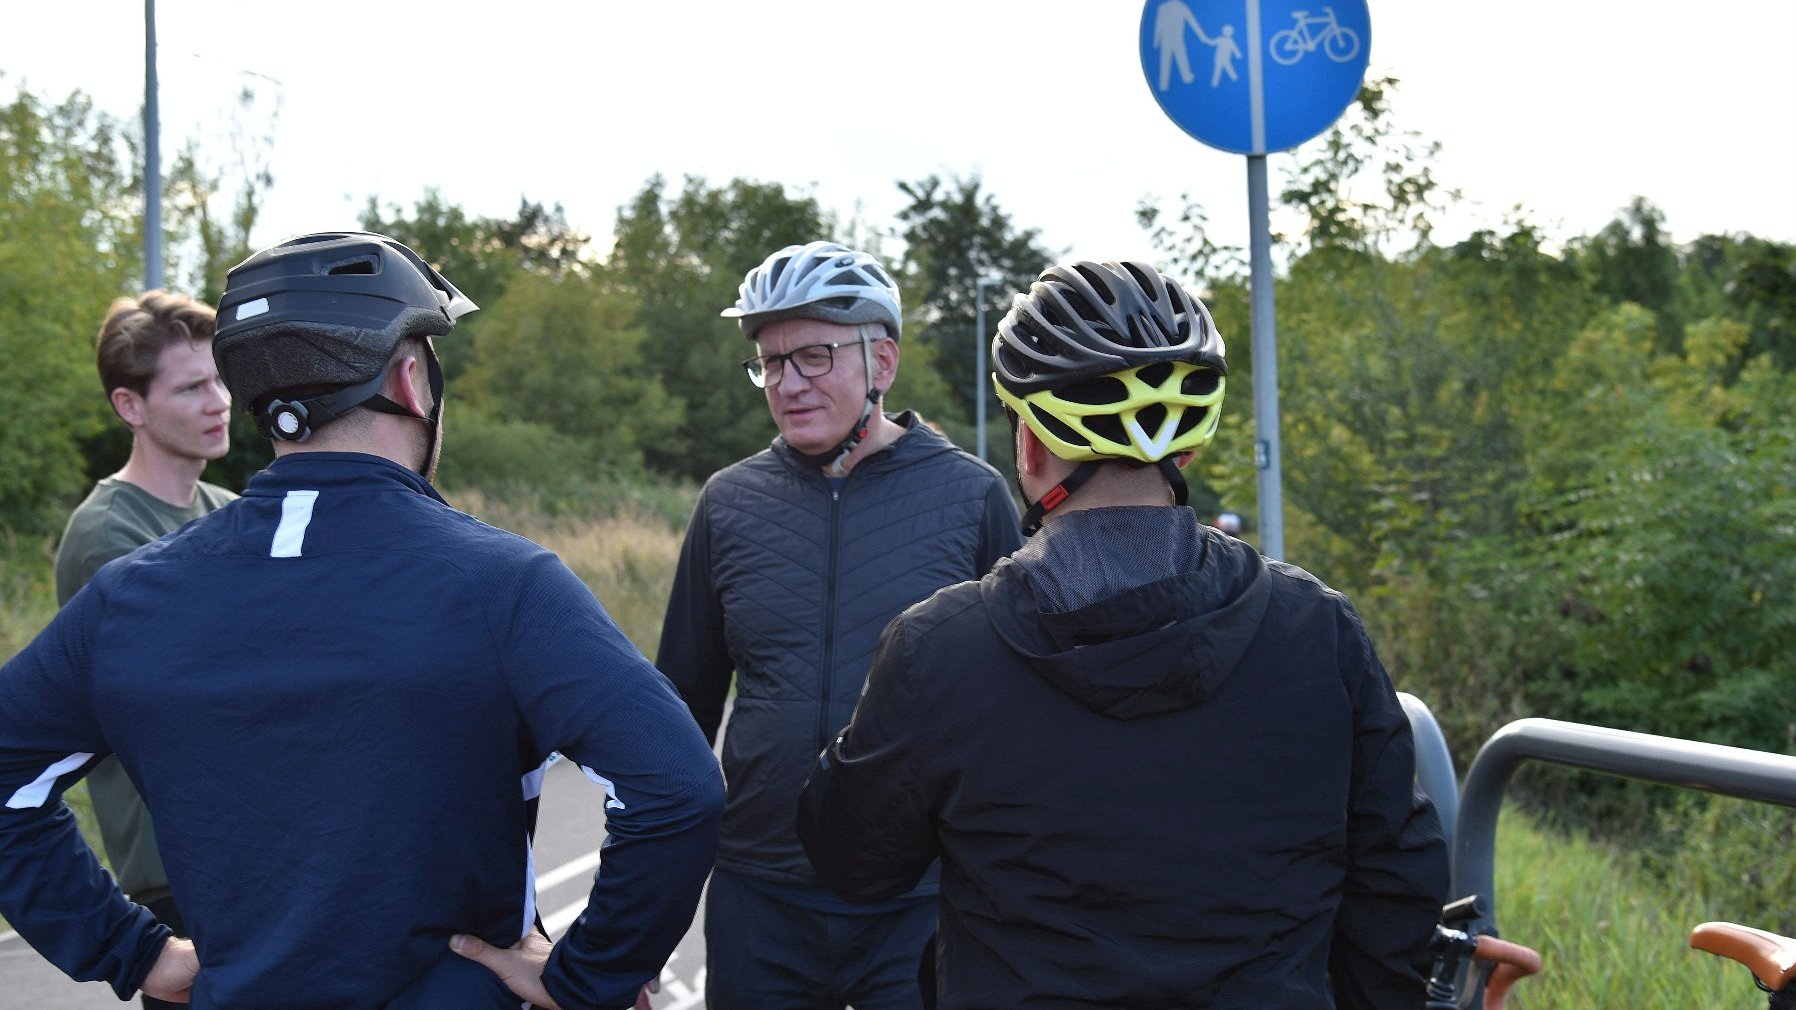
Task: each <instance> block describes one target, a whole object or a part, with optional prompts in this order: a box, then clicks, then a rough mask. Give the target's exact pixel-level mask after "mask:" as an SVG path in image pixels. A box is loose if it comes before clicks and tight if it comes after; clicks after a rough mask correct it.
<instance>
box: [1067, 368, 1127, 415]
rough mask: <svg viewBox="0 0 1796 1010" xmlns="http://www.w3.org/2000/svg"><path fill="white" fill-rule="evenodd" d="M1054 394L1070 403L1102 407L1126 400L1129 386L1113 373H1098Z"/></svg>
mask: <svg viewBox="0 0 1796 1010" xmlns="http://www.w3.org/2000/svg"><path fill="white" fill-rule="evenodd" d="M1055 395H1056V396H1058V397H1060V398H1061V399H1062V400H1068V401H1070V402H1072V403H1084V404H1089V405H1091V406H1094V407H1103V406H1107V405H1109V404H1112V403H1121V402H1123V401H1124V400H1127V399H1128V398H1129V387H1128V386H1125V385H1123V382H1122V380H1121V379H1118V378H1117V377H1115V376H1114V375H1099V376H1096V377H1095V378H1090V379H1085V380H1082V381H1080V382H1075V383H1073V384H1072V385H1070V386H1066V387H1064V388H1062V389H1061V390H1060V391H1059V392H1058V393H1056V394H1055Z"/></svg>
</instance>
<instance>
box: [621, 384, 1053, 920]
mask: <svg viewBox="0 0 1796 1010" xmlns="http://www.w3.org/2000/svg"><path fill="white" fill-rule="evenodd" d="M894 420H896V421H897V422H898V423H899V424H901V425H904V426H905V428H906V429H907V431H906V433H905V434H904V435H903V436H902V437H900V438H899V439H898V441H896V442H894V443H893V444H892V445H891V446H889V447H887V448H886V449H884V450H882V451H880V452H878V453H875V454H873V455H872V456H869V457H867V458H866V459H865V460H863V461H861V462H860V463H859V464H858V465H856V466H855V468H854V469H853V470H852V471H851V472H850V473H849V475H848V478H847V481H846V483H845V484H844V485H843V487H842V488H841V490H840V491H836V490H833V489H832V488H831V487H830V486H829V484H828V483H827V482H826V481H825V480H824V479H823V477H822V475H821V474H820V472H819V471H818V469H817V467H816V466H815V465H814V464H810V463H807V462H805V460H804V459H803V458H802V457H801V456H799V455H798V454H797V453H796V452H794V451H793V450H792V449H791V448H789V447H788V446H787V445H786V444H785V442H784V440H782V439H775V440H774V442H773V445H772V446H771V447H770V448H768V449H766V450H764V451H762V452H759V453H756V454H755V455H753V456H750V457H749V458H747V459H745V460H742V461H741V462H739V463H736V464H734V465H732V466H729V467H726V468H725V469H723V470H720V471H718V472H717V473H716V474H715V475H713V476H712V477H711V479H710V480H709V481H708V482H707V483H706V484H705V488H704V490H703V492H702V493H701V494H700V496H699V500H698V505H697V507H696V508H695V509H694V510H693V514H692V520H691V522H690V524H689V525H688V526H687V529H686V542H685V545H684V547H683V548H682V549H681V552H680V567H679V571H678V573H677V574H676V576H675V579H674V587H673V594H672V596H671V598H670V600H669V602H668V607H667V618H666V621H665V622H664V623H663V625H662V631H661V646H660V648H659V649H658V650H657V654H656V665H657V666H658V667H660V669H661V671H662V672H663V673H665V674H666V675H667V676H668V678H669V679H670V680H672V681H673V683H674V686H675V687H677V688H678V689H679V691H680V694H681V695H682V696H683V697H684V698H685V699H686V704H687V705H688V706H689V707H690V708H691V709H692V714H693V717H694V718H696V719H697V720H698V723H699V726H700V728H701V729H703V730H704V732H705V733H706V735H707V736H709V737H710V738H711V739H712V741H713V742H715V740H716V738H717V730H718V724H719V723H720V722H721V721H722V718H723V705H724V700H725V698H726V697H727V695H728V693H729V686H730V673H731V671H732V670H734V671H735V674H736V700H735V706H734V708H733V709H732V710H731V714H730V721H729V728H728V732H727V734H726V736H725V739H724V744H723V768H724V776H725V778H726V780H727V781H728V783H729V804H728V806H727V807H726V808H725V812H724V823H723V842H722V845H721V846H720V848H719V851H718V857H717V864H718V865H719V866H721V867H723V868H725V869H729V870H733V871H735V872H739V873H744V874H748V875H750V876H754V877H759V878H761V879H765V880H772V881H776V882H783V883H793V884H802V885H809V886H820V885H819V882H818V881H817V878H816V877H815V876H814V875H813V873H812V871H811V867H810V862H809V861H808V860H807V859H806V858H805V855H804V852H803V850H802V849H801V848H800V847H799V844H798V838H797V835H796V834H795V833H794V826H793V825H794V813H795V811H796V809H797V805H798V791H799V789H800V787H802V786H803V785H804V779H805V775H806V774H807V773H808V772H809V771H810V768H811V763H812V762H813V761H814V760H816V757H817V754H818V752H819V751H821V750H822V749H823V747H824V746H825V745H826V744H827V743H828V742H829V741H830V740H831V739H833V738H834V737H835V734H836V732H837V731H838V730H840V729H841V728H842V727H843V726H844V725H846V724H847V722H848V717H849V716H850V715H851V714H852V713H853V712H854V705H855V702H856V701H857V700H858V699H859V698H860V695H861V684H862V682H863V681H864V680H865V679H866V676H867V665H868V664H869V663H870V662H871V661H872V658H873V649H874V646H875V645H876V644H877V643H878V641H879V633H880V631H881V630H883V629H884V628H885V626H886V622H887V621H890V620H891V619H892V618H893V617H895V616H897V615H898V613H899V612H900V611H902V610H903V609H904V608H906V607H908V606H910V605H911V604H913V603H916V602H917V601H919V600H923V599H926V598H927V597H928V596H929V595H930V594H931V593H933V592H935V591H936V590H938V589H941V588H942V587H944V586H949V585H953V584H955V583H957V582H965V581H967V580H970V579H977V578H979V577H980V576H981V575H984V574H985V572H986V571H987V570H988V569H989V568H991V566H992V564H993V563H994V562H996V561H997V560H998V559H999V558H1002V557H1004V556H1006V555H1008V554H1009V553H1010V552H1011V551H1013V550H1015V549H1016V548H1017V547H1018V546H1019V545H1020V544H1021V543H1022V535H1021V533H1020V532H1019V530H1018V526H1017V513H1016V506H1015V505H1014V504H1013V503H1012V501H1011V498H1010V494H1009V492H1008V491H1007V490H1006V488H1005V485H1004V482H1003V480H1002V479H1001V478H1000V477H999V476H998V472H997V471H996V470H994V469H992V468H991V467H990V466H988V465H987V464H985V463H984V462H982V461H980V460H979V459H978V458H976V457H974V456H972V455H970V454H968V453H965V452H962V451H961V450H960V449H957V448H955V446H954V445H953V444H952V443H951V442H949V441H948V440H947V439H945V438H943V437H942V436H940V435H938V434H936V433H935V432H934V431H933V430H931V429H930V428H929V427H928V426H926V425H924V424H923V423H921V421H920V420H919V419H918V418H917V417H916V416H915V415H914V414H912V413H910V412H906V413H904V414H902V415H898V416H896V417H894ZM918 891H920V892H922V893H932V892H933V891H934V877H933V874H932V875H930V877H929V878H927V879H925V880H924V881H923V882H922V884H920V885H919V887H918Z"/></svg>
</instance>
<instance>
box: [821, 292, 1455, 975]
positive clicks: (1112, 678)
mask: <svg viewBox="0 0 1796 1010" xmlns="http://www.w3.org/2000/svg"><path fill="white" fill-rule="evenodd" d="M992 351H993V353H992V361H993V366H994V370H995V373H996V374H995V379H996V381H997V387H998V392H999V396H1000V397H1001V398H1002V399H1003V401H1004V403H1005V404H1006V405H1007V406H1008V407H1009V409H1010V410H1011V411H1012V413H1013V421H1015V422H1017V423H1016V425H1015V434H1016V467H1017V479H1018V482H1019V484H1020V485H1021V487H1022V490H1023V494H1024V497H1025V498H1026V499H1027V500H1028V501H1030V502H1032V503H1033V504H1032V506H1031V508H1030V509H1029V515H1030V517H1031V518H1032V519H1033V520H1034V523H1033V524H1034V525H1039V532H1037V533H1036V534H1035V535H1034V536H1032V537H1031V538H1030V540H1029V542H1028V543H1027V544H1026V545H1025V546H1024V547H1023V548H1022V549H1021V550H1019V551H1017V552H1016V553H1015V554H1013V555H1012V556H1011V557H1009V558H1007V559H1005V560H1004V561H1001V562H999V563H998V564H997V566H996V567H994V568H993V570H992V571H991V573H990V574H988V575H986V576H985V577H984V578H983V579H981V580H980V581H978V582H973V583H965V584H961V585H957V586H953V587H950V588H948V589H944V590H942V591H941V592H939V593H937V594H935V595H934V596H933V597H932V598H930V599H929V600H927V601H926V602H923V603H920V604H918V605H916V606H913V607H911V608H909V609H908V610H906V611H905V612H904V613H903V614H902V615H900V616H899V617H898V618H897V619H896V620H894V621H893V622H892V623H891V624H890V625H889V626H888V627H887V628H886V630H885V633H884V636H883V637H882V639H881V642H880V648H879V651H878V653H877V654H876V655H875V657H874V660H873V665H872V669H871V670H870V672H869V673H868V676H867V687H866V692H865V694H864V695H863V696H862V698H861V700H860V704H859V706H858V707H857V709H856V710H855V713H854V717H853V720H852V722H850V724H849V725H848V727H847V729H846V730H844V731H843V732H842V733H841V734H840V735H839V736H838V737H837V738H836V739H835V740H834V741H833V742H832V743H831V744H830V746H829V747H828V748H827V749H825V750H824V751H823V753H822V754H821V755H820V756H819V757H818V758H817V760H816V762H815V770H814V771H813V773H812V775H811V778H810V781H809V783H808V784H807V785H806V787H805V789H804V792H803V794H802V798H801V801H800V808H799V837H800V838H801V839H802V840H803V842H804V845H805V849H806V851H807V852H808V853H809V854H810V857H811V861H812V863H813V865H814V866H815V867H816V869H817V872H818V874H819V876H821V877H822V878H823V880H824V881H826V882H827V883H828V884H830V886H832V887H834V888H835V889H836V890H837V891H839V892H840V893H842V894H844V895H850V896H853V897H856V898H860V899H865V900H880V899H883V898H886V897H888V896H890V895H892V894H896V893H901V892H903V891H904V890H905V889H906V888H908V887H910V886H911V885H912V883H913V882H914V881H916V880H918V879H919V878H920V877H921V876H922V875H923V874H924V873H925V872H926V871H927V868H928V867H930V866H931V865H933V864H934V863H935V862H936V861H937V860H939V861H940V866H941V891H940V902H939V913H938V914H939V917H940V933H939V937H938V942H937V948H936V962H935V963H936V969H937V988H936V995H937V1005H938V1006H941V1007H945V1008H971V1007H1027V1006H1041V1007H1050V1006H1051V1007H1072V1006H1081V1007H1083V1006H1094V1007H1095V1006H1103V1007H1130V1008H1140V1010H1149V1008H1152V1010H1159V1008H1163V1007H1175V1006H1176V1007H1209V1008H1216V1010H1316V1008H1320V1007H1339V1008H1342V1010H1374V1008H1379V1010H1386V1008H1396V1007H1407V1008H1414V1010H1420V1007H1421V1006H1422V1003H1423V1001H1424V999H1425V998H1426V997H1425V993H1424V981H1425V978H1426V971H1427V969H1428V967H1429V958H1428V950H1427V944H1428V941H1429V939H1430V937H1431V936H1432V933H1433V926H1434V923H1435V921H1436V919H1437V917H1438V916H1439V914H1440V910H1441V905H1442V902H1443V901H1444V899H1445V894H1446V889H1447V851H1446V846H1445V844H1444V842H1443V841H1442V836H1441V829H1440V823H1439V820H1438V818H1437V816H1436V814H1435V812H1434V808H1433V807H1432V805H1430V804H1429V803H1428V801H1427V800H1426V799H1424V798H1421V797H1420V796H1419V795H1418V794H1417V793H1416V792H1415V790H1414V788H1413V783H1414V780H1415V760H1414V745H1413V741H1412V739H1411V735H1410V729H1409V723H1408V721H1407V718H1406V717H1405V715H1404V712H1403V709H1402V706H1401V705H1400V704H1399V703H1398V699H1397V697H1396V693H1395V691H1394V689H1393V688H1392V685H1391V682H1390V679H1389V677H1388V676H1386V674H1385V671H1384V668H1383V667H1382V666H1381V665H1380V664H1379V661H1378V657H1377V654H1376V653H1375V652H1374V651H1373V649H1372V644H1371V642H1370V640H1369V639H1368V638H1367V637H1366V633H1365V629H1364V628H1363V627H1362V626H1361V624H1360V619H1359V615H1358V614H1357V613H1355V612H1354V609H1353V607H1352V606H1351V605H1350V604H1349V603H1348V602H1347V600H1346V599H1345V598H1343V597H1342V596H1341V595H1340V594H1339V593H1336V592H1334V591H1332V590H1330V589H1328V588H1327V587H1326V586H1324V585H1322V584H1321V583H1320V582H1318V581H1316V579H1315V578H1314V577H1312V576H1311V575H1309V574H1308V573H1306V572H1304V571H1303V570H1301V569H1299V568H1295V567H1292V566H1289V565H1285V564H1281V563H1279V562H1277V561H1272V560H1268V559H1266V558H1262V557H1261V556H1260V555H1259V554H1257V553H1255V552H1254V550H1253V549H1252V548H1251V547H1250V546H1248V545H1247V544H1245V543H1243V542H1242V541H1240V540H1237V539H1235V538H1233V537H1230V536H1227V535H1225V534H1224V533H1222V532H1221V531H1219V530H1216V529H1213V528H1211V527H1209V526H1208V525H1206V524H1204V523H1203V522H1202V521H1201V520H1199V519H1198V517H1197V516H1196V515H1195V514H1194V513H1193V512H1192V511H1191V510H1190V509H1188V508H1185V507H1183V505H1182V497H1183V496H1182V490H1183V486H1184V480H1183V478H1182V477H1181V476H1179V472H1178V467H1179V466H1180V465H1181V464H1183V463H1185V462H1186V461H1188V460H1189V458H1190V456H1191V454H1192V453H1194V452H1195V451H1196V450H1198V449H1200V448H1201V447H1202V446H1204V445H1205V444H1206V443H1208V442H1209V441H1210V438H1211V436H1212V435H1213V434H1214V432H1215V431H1216V425H1217V421H1218V412H1219V411H1220V410H1221V407H1222V399H1223V390H1224V374H1225V370H1226V364H1225V360H1224V350H1223V343H1222V338H1221V337H1220V336H1219V335H1218V334H1217V332H1216V327H1215V325H1214V323H1213V322H1212V321H1211V319H1210V314H1209V312H1208V310H1207V309H1205V308H1204V306H1203V304H1202V303H1201V302H1199V301H1198V300H1197V299H1195V298H1192V297H1191V296H1190V295H1188V294H1186V293H1185V292H1184V291H1183V290H1182V289H1181V288H1180V287H1179V285H1178V284H1176V283H1174V282H1173V281H1171V280H1170V279H1168V278H1166V277H1165V276H1163V275H1162V274H1160V272H1159V271H1157V270H1155V269H1154V268H1153V267H1151V266H1148V265H1146V264H1141V263H1130V262H1103V263H1099V262H1089V261H1081V262H1074V263H1068V264H1063V265H1060V266H1056V267H1053V268H1051V269H1049V270H1047V271H1045V272H1044V273H1043V274H1042V275H1041V276H1040V278H1039V279H1038V280H1037V281H1036V282H1035V284H1034V285H1033V286H1031V288H1030V290H1029V291H1028V292H1027V293H1026V294H1020V295H1018V296H1016V299H1015V301H1014V303H1013V305H1012V308H1011V310H1010V312H1009V314H1008V315H1006V316H1005V317H1004V319H1003V321H1002V322H1000V323H999V325H998V333H997V336H996V338H995V339H994V340H993V341H992Z"/></svg>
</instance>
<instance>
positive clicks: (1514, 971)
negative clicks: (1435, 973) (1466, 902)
mask: <svg viewBox="0 0 1796 1010" xmlns="http://www.w3.org/2000/svg"><path fill="white" fill-rule="evenodd" d="M1472 956H1473V957H1475V958H1477V959H1478V960H1480V961H1495V962H1496V964H1497V967H1496V968H1495V969H1494V970H1492V971H1491V973H1490V980H1489V981H1488V982H1486V983H1485V984H1484V1010H1503V1000H1504V999H1505V998H1506V997H1507V996H1508V995H1509V987H1510V986H1512V985H1514V984H1515V981H1516V979H1519V978H1526V977H1527V976H1529V975H1534V974H1537V973H1539V971H1540V953H1539V952H1538V951H1536V950H1534V949H1533V948H1531V947H1524V946H1522V945H1521V944H1519V943H1510V942H1509V941H1508V940H1500V939H1498V938H1496V937H1494V936H1480V937H1479V938H1478V946H1477V948H1476V949H1474V950H1473V951H1472Z"/></svg>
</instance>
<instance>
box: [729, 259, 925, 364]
mask: <svg viewBox="0 0 1796 1010" xmlns="http://www.w3.org/2000/svg"><path fill="white" fill-rule="evenodd" d="M722 315H723V316H724V317H725V318H726V319H735V320H737V321H738V322H739V323H740V324H741V326H742V335H743V336H745V337H747V338H748V339H750V340H753V339H754V338H755V334H756V333H757V332H759V331H760V329H761V327H763V326H766V325H767V324H768V323H775V322H779V321H780V320H782V319H821V320H823V321H824V322H826V323H841V324H844V325H848V326H854V325H858V324H861V323H879V324H880V325H882V326H884V327H885V328H886V335H887V336H889V337H891V338H892V339H893V340H897V339H898V336H899V332H900V331H901V330H902V329H903V325H904V324H903V317H904V307H903V302H902V301H901V299H900V297H899V295H898V285H896V284H894V283H892V278H891V276H890V275H888V274H887V273H886V271H885V268H884V267H882V266H880V265H879V261H878V260H875V259H874V258H873V257H872V256H870V255H868V254H867V253H864V252H859V251H856V250H854V249H850V248H848V247H847V246H844V245H841V244H839V243H836V242H812V243H809V244H808V245H789V246H787V247H785V248H784V249H781V250H780V251H779V252H776V253H774V254H773V255H771V256H769V257H767V259H765V260H764V261H762V263H761V265H760V266H757V267H755V268H754V269H753V270H750V271H749V272H748V276H746V277H744V278H743V279H742V286H741V288H740V289H738V297H737V298H736V304H734V305H732V306H730V307H729V308H727V309H724V310H723V313H722Z"/></svg>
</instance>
